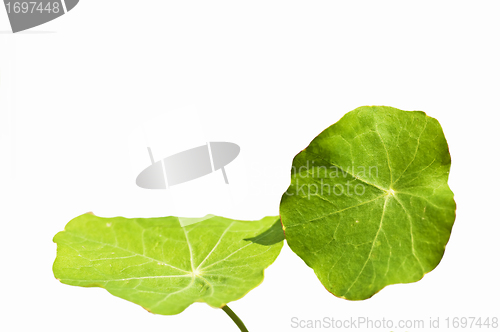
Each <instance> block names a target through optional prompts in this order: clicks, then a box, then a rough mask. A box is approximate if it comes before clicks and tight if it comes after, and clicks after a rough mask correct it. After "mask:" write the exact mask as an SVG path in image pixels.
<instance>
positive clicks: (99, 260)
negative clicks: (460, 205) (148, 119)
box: [53, 214, 284, 315]
mask: <svg viewBox="0 0 500 332" xmlns="http://www.w3.org/2000/svg"><path fill="white" fill-rule="evenodd" d="M283 239H284V236H283V232H282V230H281V225H280V221H279V217H266V218H263V219H261V220H259V221H241V220H233V219H227V218H223V217H217V216H212V215H208V216H206V217H205V218H193V219H189V218H177V217H164V218H148V219H142V218H135V219H127V218H122V217H116V218H101V217H97V216H94V215H92V214H84V215H81V216H79V217H77V218H75V219H73V220H71V221H70V222H69V223H68V224H67V225H66V228H65V230H64V231H62V232H59V233H58V234H57V235H56V236H55V237H54V242H56V243H57V257H56V260H55V262H54V266H53V271H54V275H55V277H56V278H57V279H59V280H60V281H61V282H62V283H64V284H68V285H73V286H83V287H102V288H105V289H106V290H107V291H108V292H110V293H111V294H113V295H115V296H118V297H121V298H123V299H125V300H128V301H131V302H134V303H136V304H139V305H141V306H143V307H144V308H145V309H146V310H148V311H150V312H152V313H156V314H163V315H174V314H178V313H180V312H182V311H183V310H184V309H186V308H187V307H188V306H189V305H191V304H192V303H194V302H206V303H207V304H209V305H210V306H212V307H216V308H221V307H223V306H224V305H225V304H227V303H228V302H231V301H235V300H238V299H240V298H242V297H243V296H244V295H245V294H246V293H248V292H249V291H250V290H252V289H253V288H255V287H257V286H258V285H259V284H260V283H261V282H262V281H263V279H264V269H265V268H266V267H268V266H269V265H271V264H272V263H273V262H274V260H275V259H276V257H277V256H278V254H279V252H280V250H281V248H282V246H283Z"/></svg>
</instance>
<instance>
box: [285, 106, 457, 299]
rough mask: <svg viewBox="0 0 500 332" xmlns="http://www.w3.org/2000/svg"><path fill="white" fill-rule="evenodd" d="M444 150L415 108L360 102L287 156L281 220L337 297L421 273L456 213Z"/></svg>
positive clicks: (437, 132) (360, 295) (436, 255)
mask: <svg viewBox="0 0 500 332" xmlns="http://www.w3.org/2000/svg"><path fill="white" fill-rule="evenodd" d="M450 164H451V160H450V154H449V152H448V145H447V143H446V139H445V137H444V134H443V131H442V129H441V126H440V125H439V122H438V121H437V120H436V119H434V118H431V117H428V116H426V114H425V113H423V112H406V111H401V110H398V109H395V108H391V107H383V106H381V107H360V108H358V109H356V110H354V111H352V112H349V113H347V114H346V115H345V116H344V117H343V118H342V119H341V120H340V121H338V122H337V123H335V124H334V125H332V126H331V127H329V128H327V129H326V130H325V131H323V132H322V133H321V134H320V135H319V136H318V137H316V138H315V139H314V140H313V141H312V142H311V143H310V145H309V146H308V147H307V148H306V149H305V150H303V151H302V152H300V153H299V154H298V155H297V156H296V157H295V159H294V160H293V166H292V181H291V185H290V187H289V188H288V190H287V191H286V192H285V194H284V195H283V197H282V200H281V205H280V215H281V221H282V223H283V226H284V228H285V235H286V239H287V242H288V244H289V246H290V248H291V249H292V250H293V251H294V252H295V253H296V254H297V255H299V256H300V257H301V258H302V259H303V260H304V261H305V263H306V264H307V265H309V266H310V267H311V268H313V269H314V272H315V273H316V275H317V276H318V278H319V280H320V281H321V282H322V283H323V285H324V286H325V287H326V289H327V290H329V291H330V292H331V293H333V294H334V295H336V296H338V297H342V298H346V299H349V300H363V299H366V298H369V297H371V296H372V295H373V294H375V293H376V292H378V291H379V290H381V289H382V288H384V287H385V286H387V285H390V284H396V283H409V282H415V281H418V280H420V279H421V278H422V277H423V276H424V274H425V273H427V272H429V271H431V270H433V269H434V268H435V267H436V266H437V265H438V264H439V262H440V260H441V258H442V256H443V254H444V250H445V246H446V244H447V242H448V239H449V237H450V233H451V228H452V226H453V223H454V220H455V201H454V200H453V193H452V191H451V190H450V188H449V187H448V184H447V181H448V173H449V170H450Z"/></svg>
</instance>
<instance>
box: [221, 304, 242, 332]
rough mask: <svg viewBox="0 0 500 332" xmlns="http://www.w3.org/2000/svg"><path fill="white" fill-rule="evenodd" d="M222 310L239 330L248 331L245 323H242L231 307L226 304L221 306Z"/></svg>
mask: <svg viewBox="0 0 500 332" xmlns="http://www.w3.org/2000/svg"><path fill="white" fill-rule="evenodd" d="M222 310H224V312H225V313H226V314H227V315H228V316H229V317H231V319H232V320H233V322H234V323H235V324H236V325H237V326H238V327H239V328H240V330H241V332H248V330H247V328H246V327H245V324H243V322H242V321H241V319H240V317H238V316H236V314H235V313H234V312H233V311H232V310H231V309H229V307H228V306H227V305H225V306H223V307H222Z"/></svg>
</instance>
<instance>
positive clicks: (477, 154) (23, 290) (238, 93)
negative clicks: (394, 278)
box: [0, 0, 500, 332]
mask: <svg viewBox="0 0 500 332" xmlns="http://www.w3.org/2000/svg"><path fill="white" fill-rule="evenodd" d="M499 12H500V3H499V2H498V1H418V2H417V1H416V2H412V3H409V2H403V1H394V2H388V1H380V0H377V1H375V0H371V1H344V2H341V1H293V0H287V1H271V0H266V1H258V0H253V1H246V2H242V1H177V2H176V4H174V2H173V1H161V2H160V1H118V0H107V1H88V0H82V1H81V2H80V4H79V5H78V6H77V7H75V9H73V10H72V11H71V12H70V13H69V14H67V15H65V16H63V17H61V18H59V19H57V20H55V21H53V22H50V23H48V24H45V25H43V26H40V27H37V28H34V29H32V30H30V31H28V32H26V33H19V34H16V35H13V34H11V33H10V32H9V29H10V26H9V24H8V20H7V16H6V13H5V10H4V9H3V8H2V7H0V30H2V32H1V33H0V149H1V151H0V158H1V162H0V171H1V172H0V181H1V182H0V183H1V185H0V191H1V195H2V197H1V201H0V207H1V210H0V211H1V214H0V215H1V217H0V219H1V222H2V224H1V228H0V236H1V237H0V249H1V250H0V255H1V265H0V266H1V267H0V269H1V270H0V272H1V273H0V282H1V285H2V288H1V292H0V294H1V295H0V296H1V301H0V303H1V306H2V309H1V311H0V330H2V331H46V330H50V331H54V332H59V331H123V332H125V331H236V327H235V326H234V325H233V323H232V322H231V321H230V320H229V318H228V317H227V316H225V314H224V313H223V312H222V311H221V310H216V309H212V308H210V307H208V306H207V305H205V304H203V303H198V304H195V305H192V306H191V307H189V308H188V309H187V310H186V311H185V312H183V313H182V314H180V315H177V316H159V315H152V314H150V313H148V312H146V311H145V310H143V309H142V308H141V307H139V306H137V305H135V304H132V303H129V302H127V301H124V300H121V299H119V298H116V297H113V296H111V295H109V294H108V293H107V292H106V291H105V290H103V289H98V288H92V289H86V288H79V287H71V286H67V285H63V284H60V283H59V282H58V281H57V280H55V279H54V277H53V274H52V270H51V269H52V263H53V260H54V258H55V255H56V245H55V244H54V243H52V237H53V236H54V235H55V234H56V233H57V232H58V231H60V230H62V229H63V228H64V226H65V224H66V223H67V222H68V221H69V220H70V219H72V218H74V217H76V216H78V215H80V214H82V213H85V212H87V211H93V212H94V213H95V214H97V215H99V216H109V217H111V216H118V215H122V216H126V217H149V216H166V215H181V216H184V217H200V216H203V215H205V214H207V213H213V214H219V215H224V216H227V217H234V218H241V219H260V218H261V217H263V216H266V215H276V214H277V213H278V208H279V201H280V198H281V194H282V193H283V192H284V191H285V189H286V188H287V186H288V184H289V174H290V166H291V161H292V158H293V157H294V156H295V154H297V153H298V152H299V151H300V150H302V149H303V148H305V147H306V146H307V145H308V143H309V142H310V141H311V140H312V139H313V138H314V137H315V136H316V135H317V134H319V133H320V132H321V131H322V130H323V129H325V128H326V127H328V126H330V125H331V124H333V123H334V122H336V121H337V120H339V119H340V118H341V116H342V115H343V114H344V113H346V112H348V111H350V110H352V109H354V108H356V107H358V106H363V105H387V106H393V107H397V108H400V109H404V110H422V111H425V112H426V113H427V114H428V115H430V116H432V117H435V118H437V119H438V120H439V121H440V123H441V125H442V127H443V129H444V132H445V135H446V138H447V139H448V144H449V147H450V153H451V156H452V168H451V174H450V186H451V188H452V190H453V191H454V193H455V195H456V196H455V198H456V201H457V205H458V210H457V219H456V222H455V226H454V228H453V233H452V236H451V239H450V242H449V244H448V246H447V249H446V253H445V255H444V258H443V260H442V262H441V264H440V265H439V266H438V267H437V268H436V269H435V270H434V271H432V272H431V273H429V274H428V275H426V276H425V277H424V278H423V280H421V281H420V282H417V283H413V284H407V285H394V286H389V287H387V288H385V289H384V290H382V291H381V292H380V293H378V294H377V295H375V296H374V297H373V298H371V299H369V300H366V301H361V302H349V301H346V300H342V299H339V298H336V297H334V296H333V295H331V294H329V293H328V292H327V291H326V290H325V289H324V288H323V286H322V285H321V283H320V282H319V281H318V279H317V278H316V277H315V275H314V273H313V271H312V270H311V269H309V268H308V267H307V266H306V265H305V264H304V263H303V262H302V261H301V260H300V258H298V257H297V256H295V255H294V254H293V253H292V252H291V251H290V249H289V248H288V247H286V245H285V247H284V249H283V251H282V253H281V255H280V256H279V257H278V259H277V261H276V263H275V264H274V265H272V266H271V267H270V268H269V269H267V270H266V278H265V280H264V283H263V284H262V285H261V286H259V287H258V288H256V289H255V290H252V291H251V292H250V293H249V294H248V295H247V296H246V297H244V298H243V299H241V300H239V301H237V302H234V303H231V304H230V306H231V307H232V309H233V310H234V311H235V312H237V313H238V314H239V315H240V317H241V318H242V319H243V320H244V321H245V323H246V325H247V327H248V328H249V330H250V331H295V330H296V329H292V328H291V325H290V320H291V318H292V317H299V318H300V319H321V318H323V317H325V316H333V317H335V318H338V319H348V318H350V317H357V316H368V317H370V318H371V319H381V318H383V317H385V318H386V319H393V320H395V321H397V320H399V319H412V320H413V319H424V320H425V322H426V324H427V321H428V319H429V317H431V316H432V317H437V316H440V317H441V323H442V324H444V322H443V319H444V318H445V317H447V316H452V317H453V316H476V317H478V316H481V317H484V318H485V317H488V316H492V315H497V316H498V313H499V312H500V311H499V310H498V309H499V307H500V306H499V298H500V291H499V287H498V280H500V274H499V268H498V265H499V259H498V254H499V242H500V241H499V240H498V236H499V234H500V223H499V221H500V220H499V217H498V205H499V203H498V198H499V194H498V188H499V186H500V181H499V178H498V176H497V173H498V162H499V161H500V158H499V157H498V150H499V148H498V143H499V139H498V134H499V129H498V128H499V127H498V120H499V114H500V113H499V112H500V106H499V105H500V104H499V100H498V99H499V98H498V97H499V92H500V62H499V59H500V48H499V40H500V37H499V35H500V20H498V15H499ZM206 141H230V142H235V143H237V144H239V145H240V146H241V154H240V156H239V157H238V158H237V159H236V160H235V161H234V162H233V163H231V164H230V165H228V166H227V168H226V170H227V174H228V177H229V182H230V185H229V186H226V185H225V184H224V182H223V178H222V174H221V173H220V172H216V173H213V174H211V175H209V176H206V177H204V178H200V179H198V180H195V181H192V182H189V183H186V184H183V185H179V186H177V187H174V188H172V189H171V190H170V191H148V190H144V189H140V188H138V187H136V186H135V177H136V176H137V174H138V173H139V172H140V171H141V170H142V169H143V168H145V167H146V166H147V165H148V164H149V157H148V155H147V150H146V147H147V146H151V147H152V148H153V153H154V154H155V157H156V158H157V159H160V158H164V157H166V156H168V155H169V154H171V152H178V151H182V150H184V149H186V148H189V147H194V146H198V145H201V144H204V142H206ZM441 327H443V325H441ZM371 330H372V331H373V330H375V329H371ZM392 330H394V331H403V329H399V330H398V329H392ZM404 330H409V331H413V330H414V329H404ZM441 330H443V328H441ZM473 330H476V329H473ZM380 331H389V329H380Z"/></svg>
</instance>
